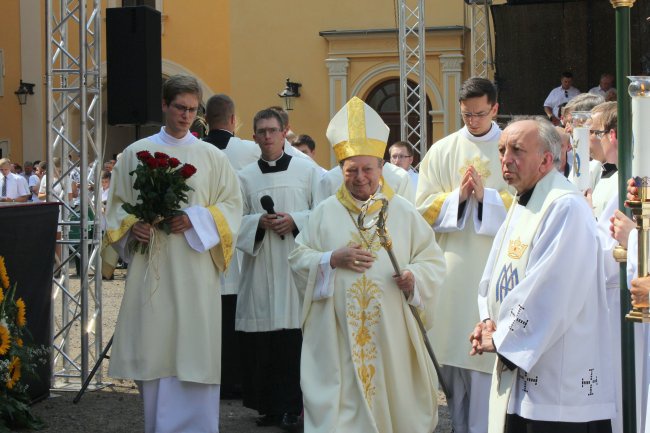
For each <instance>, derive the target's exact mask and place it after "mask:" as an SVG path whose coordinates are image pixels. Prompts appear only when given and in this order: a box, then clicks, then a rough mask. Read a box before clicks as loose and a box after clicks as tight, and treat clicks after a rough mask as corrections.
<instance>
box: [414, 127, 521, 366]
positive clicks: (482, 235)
mask: <svg viewBox="0 0 650 433" xmlns="http://www.w3.org/2000/svg"><path fill="white" fill-rule="evenodd" d="M500 132H501V131H500V130H499V128H498V126H497V125H496V124H493V126H492V129H491V130H490V132H489V133H488V134H487V135H486V136H485V137H480V138H476V137H473V138H470V137H469V136H470V134H469V132H467V130H466V128H463V129H462V130H460V131H458V132H455V133H454V134H451V135H449V136H448V137H445V138H443V139H442V140H440V141H438V142H437V143H435V144H434V145H433V146H432V147H431V149H429V151H428V152H427V154H426V156H425V157H424V159H423V160H422V163H421V164H420V177H419V181H418V188H417V194H416V206H417V208H418V210H419V211H420V213H421V214H422V215H423V216H424V219H425V220H427V222H428V223H429V224H431V225H432V226H433V229H434V230H435V232H436V238H437V240H438V243H439V245H440V248H442V250H443V252H444V254H445V260H446V263H447V275H446V277H445V280H444V282H443V283H442V285H441V290H440V298H439V300H438V303H437V305H436V312H435V314H434V317H435V319H434V320H435V322H434V325H435V326H434V327H433V329H434V330H433V331H432V332H431V333H429V337H430V338H431V342H432V344H433V348H434V350H435V352H436V355H437V357H438V361H439V362H440V363H441V364H444V365H449V366H454V367H460V368H466V369H470V370H476V371H481V372H484V373H491V372H492V367H493V365H494V356H492V355H491V354H487V355H483V356H480V357H478V356H473V357H472V356H469V351H468V350H467V347H466V346H465V345H463V344H460V342H461V341H465V340H467V335H468V334H469V332H471V330H472V329H474V326H475V325H476V322H478V317H479V314H478V310H477V309H476V303H475V300H476V295H477V290H478V284H479V281H480V279H481V273H482V272H483V268H484V267H485V262H486V260H487V257H488V254H489V253H490V247H491V246H492V240H493V239H494V235H495V234H496V232H497V231H498V230H499V227H500V226H501V224H502V223H503V221H504V219H505V216H506V213H507V211H508V208H509V207H510V204H511V203H512V195H511V194H510V193H509V192H508V186H507V184H506V183H505V181H504V180H503V178H502V176H501V165H500V162H499V152H498V140H499V136H500ZM470 165H472V166H474V168H475V169H476V170H477V171H478V172H479V174H480V175H481V178H482V179H483V183H484V186H485V196H484V199H483V204H482V209H481V212H480V217H479V205H478V202H477V200H476V198H474V197H471V198H470V199H469V200H468V201H467V202H466V204H465V209H464V212H463V213H462V214H460V215H459V213H458V209H459V206H458V205H459V185H460V182H461V179H462V177H463V175H464V173H465V171H466V170H467V168H468V167H469V166H470Z"/></svg>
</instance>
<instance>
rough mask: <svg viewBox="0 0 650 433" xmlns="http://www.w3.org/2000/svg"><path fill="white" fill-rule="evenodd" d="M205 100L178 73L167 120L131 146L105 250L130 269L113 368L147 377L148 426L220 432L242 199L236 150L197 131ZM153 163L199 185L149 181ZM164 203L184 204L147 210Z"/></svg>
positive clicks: (117, 179)
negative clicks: (230, 152)
mask: <svg viewBox="0 0 650 433" xmlns="http://www.w3.org/2000/svg"><path fill="white" fill-rule="evenodd" d="M200 102H201V88H200V87H199V85H198V82H197V81H196V79H195V78H193V77H189V76H181V75H177V76H173V77H171V78H169V79H168V80H167V81H166V82H165V84H164V86H163V101H162V109H163V112H164V113H165V126H163V127H162V128H161V130H160V132H159V133H158V134H155V135H152V136H150V137H147V138H145V139H143V140H139V141H137V142H135V143H133V144H131V145H130V146H128V147H127V148H126V149H125V150H124V153H123V155H122V158H120V160H119V161H118V163H117V164H116V165H115V168H114V169H113V173H112V182H111V189H110V192H109V198H108V204H107V213H106V220H107V231H106V236H105V239H104V243H105V249H107V248H108V247H112V248H114V249H115V250H117V251H118V252H119V253H120V255H121V256H122V258H123V259H124V260H125V261H126V262H129V271H128V275H127V279H126V287H125V292H124V298H123V300H122V306H121V309H120V313H119V317H118V320H117V325H116V328H115V334H114V342H113V348H112V354H111V363H110V367H109V374H110V375H111V376H112V377H119V378H130V379H134V380H135V381H136V382H137V384H138V387H139V389H140V392H141V395H142V397H143V400H144V412H145V431H146V432H156V433H160V432H179V431H184V432H186V431H207V432H217V431H218V430H219V392H220V386H219V384H220V381H221V368H220V367H221V364H220V359H221V296H220V293H219V290H215V287H219V284H220V283H219V280H220V274H221V273H223V272H225V271H226V269H227V267H228V264H229V263H230V260H231V258H232V254H233V249H234V245H235V241H236V234H237V231H238V230H239V225H240V222H241V215H242V202H241V197H240V193H239V182H238V180H237V177H236V175H235V172H234V171H233V169H232V168H231V166H230V164H229V162H228V159H227V158H226V156H225V155H224V154H223V153H222V152H220V151H219V150H218V149H216V148H215V147H214V146H212V145H211V144H209V143H206V142H203V141H200V140H198V139H196V138H195V137H194V136H193V135H192V134H191V133H190V132H189V129H190V126H191V125H192V123H193V121H194V119H195V117H196V112H197V110H198V107H199V104H200ZM145 165H146V166H147V167H144V166H145ZM154 166H155V167H154ZM143 168H145V169H146V170H154V169H157V168H161V169H163V171H164V172H165V173H166V174H169V173H171V172H175V171H177V173H178V175H180V177H182V178H183V180H182V182H184V184H185V185H187V186H188V187H189V189H188V188H185V189H183V190H182V191H180V192H179V190H178V189H174V187H172V186H170V187H169V188H168V189H167V190H166V191H160V190H156V189H155V188H158V187H160V182H161V180H160V179H159V178H156V180H153V179H151V181H150V182H144V180H143V179H145V178H146V175H145V174H143V173H144V172H143V171H142V169H143ZM149 173H151V172H149ZM134 174H135V176H134ZM141 176H142V178H141ZM152 176H153V175H152ZM171 185H176V186H178V183H177V182H176V183H174V182H172V184H171ZM152 191H153V192H152ZM179 198H180V200H178V199H179ZM161 203H164V204H169V203H175V205H178V207H179V208H180V209H179V210H175V209H174V207H173V206H172V207H171V208H170V209H171V214H172V215H173V216H170V217H169V216H167V214H168V212H165V211H164V209H163V210H157V211H156V212H157V214H156V216H155V217H154V219H153V220H150V219H149V218H146V217H144V216H146V215H150V213H151V209H158V207H157V206H158V205H160V204H161ZM163 207H164V206H163ZM170 209H167V210H170ZM147 211H149V214H147ZM136 214H137V216H136ZM134 243H135V244H136V248H129V245H133V244H134ZM142 245H144V248H141V247H142Z"/></svg>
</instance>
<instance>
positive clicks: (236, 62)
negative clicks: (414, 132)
mask: <svg viewBox="0 0 650 433" xmlns="http://www.w3.org/2000/svg"><path fill="white" fill-rule="evenodd" d="M394 4H395V2H394V1H393V0H390V1H388V0H382V1H378V0H359V1H355V2H349V1H343V0H330V1H327V2H309V4H308V5H307V4H306V3H305V2H304V1H301V0H285V1H282V2H269V1H265V0H247V1H238V2H233V3H232V5H231V8H232V9H231V26H232V27H231V30H232V39H231V41H232V46H231V48H232V51H231V52H232V63H231V68H232V89H233V92H232V93H233V94H232V96H233V98H234V99H235V101H236V103H237V104H238V114H239V117H240V119H241V124H242V127H241V129H240V135H241V136H243V137H246V138H248V137H250V134H252V125H251V120H252V118H253V115H254V114H255V112H256V111H257V110H259V109H261V108H264V107H267V106H269V105H277V104H279V103H280V102H281V101H280V98H278V96H277V93H278V92H279V91H280V90H282V88H283V84H284V80H285V79H286V78H291V79H292V81H297V82H300V83H302V88H301V89H300V91H301V97H300V98H297V100H296V102H295V109H294V110H293V111H292V112H291V113H290V116H291V127H292V129H293V130H294V131H295V132H296V133H306V134H309V135H311V136H312V137H313V138H314V139H315V140H316V143H317V149H316V153H317V161H318V162H319V163H320V164H321V165H324V166H328V167H329V166H330V149H329V144H328V142H327V139H326V137H325V130H326V127H327V124H328V122H329V118H330V102H329V100H330V96H329V76H328V70H327V67H326V65H325V60H326V59H327V58H331V57H355V59H354V60H353V61H351V63H350V67H349V71H348V77H349V78H348V92H347V97H350V96H352V94H351V93H350V89H351V88H352V87H353V86H354V83H355V80H356V79H358V78H359V77H361V76H363V74H364V72H367V71H369V70H371V69H372V68H374V67H376V66H377V65H378V64H379V63H382V62H391V63H393V64H394V63H397V62H398V53H397V35H396V34H394V35H392V36H391V37H389V38H387V37H383V38H375V37H372V36H369V37H366V38H358V39H356V40H354V41H353V42H351V43H352V44H356V47H352V48H351V50H352V51H354V50H356V51H357V52H359V53H360V54H358V55H356V56H354V55H349V51H346V49H347V48H345V49H342V50H340V51H339V54H334V55H333V53H334V52H336V50H334V51H332V50H331V49H330V42H328V40H327V39H325V38H324V37H322V36H319V32H322V31H327V30H370V29H390V28H393V29H394V28H396V26H397V21H396V16H395V9H394ZM433 5H437V7H433ZM463 5H464V3H463V2H460V1H459V2H448V1H443V0H439V1H436V2H427V9H426V21H425V22H426V26H427V27H433V26H452V25H456V26H462V23H463V16H464V13H463V7H464V6H463ZM271 17H274V18H271ZM459 38H460V36H459V35H456V37H455V39H456V40H455V41H453V42H451V44H452V45H453V49H454V50H460V51H462V45H461V44H459V42H458V41H459V40H460V39H459ZM427 43H431V44H432V45H431V46H432V47H434V50H435V49H436V48H435V47H436V46H438V45H439V43H438V41H434V40H432V41H429V38H428V39H427ZM449 43H450V42H449V41H447V40H444V41H440V44H441V45H442V46H444V47H447V45H449ZM427 51H428V52H429V49H427ZM454 52H455V51H454ZM364 53H365V54H364ZM434 57H435V56H434ZM432 61H433V62H434V63H435V61H436V60H435V59H432ZM427 67H429V64H427ZM438 69H439V68H438ZM388 76H393V77H395V76H399V73H398V72H397V73H386V74H384V76H377V77H376V80H375V81H373V82H372V83H367V84H368V85H367V87H366V88H363V89H361V93H360V94H359V96H365V95H362V94H363V93H364V92H365V93H366V94H367V92H368V91H369V90H370V89H369V88H370V87H372V85H373V84H376V83H378V82H379V81H381V80H382V79H384V78H386V77H388ZM433 80H434V81H436V80H437V78H436V77H435V74H434V76H433ZM432 102H433V101H432ZM434 110H435V108H434ZM434 117H435V116H434ZM434 120H435V119H434ZM436 125H438V124H436ZM434 131H435V133H436V135H438V136H440V134H441V133H442V132H443V131H444V128H442V127H438V126H436V127H434Z"/></svg>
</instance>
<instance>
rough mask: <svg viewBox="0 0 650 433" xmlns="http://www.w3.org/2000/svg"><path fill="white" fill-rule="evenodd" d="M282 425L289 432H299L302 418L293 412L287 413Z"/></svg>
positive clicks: (283, 417)
mask: <svg viewBox="0 0 650 433" xmlns="http://www.w3.org/2000/svg"><path fill="white" fill-rule="evenodd" d="M280 427H281V428H283V429H284V430H286V431H289V432H298V431H299V429H300V418H299V417H298V415H294V414H292V413H285V414H284V415H283V416H282V423H281V424H280Z"/></svg>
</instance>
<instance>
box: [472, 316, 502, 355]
mask: <svg viewBox="0 0 650 433" xmlns="http://www.w3.org/2000/svg"><path fill="white" fill-rule="evenodd" d="M496 330H497V325H496V323H494V322H493V321H492V320H491V319H486V320H485V321H483V322H478V323H477V324H476V326H475V327H474V331H472V333H471V334H469V342H470V343H471V344H472V350H470V352H469V354H470V355H483V352H496V347H494V342H493V341H492V335H493V334H494V332H495V331H496Z"/></svg>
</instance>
